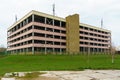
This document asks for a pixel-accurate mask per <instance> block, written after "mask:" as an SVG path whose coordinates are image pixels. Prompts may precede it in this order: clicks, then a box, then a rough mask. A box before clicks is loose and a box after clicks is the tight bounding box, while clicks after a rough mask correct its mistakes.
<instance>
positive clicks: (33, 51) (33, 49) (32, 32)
mask: <svg viewBox="0 0 120 80" xmlns="http://www.w3.org/2000/svg"><path fill="white" fill-rule="evenodd" d="M32 21H33V20H32ZM32 29H34V26H32ZM32 37H34V32H32ZM34 53H35V51H34V39H32V54H34Z"/></svg>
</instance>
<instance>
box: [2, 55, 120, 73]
mask: <svg viewBox="0 0 120 80" xmlns="http://www.w3.org/2000/svg"><path fill="white" fill-rule="evenodd" d="M83 69H120V55H115V62H114V64H112V63H111V55H90V56H89V59H88V57H87V55H9V56H0V75H3V74H5V73H7V72H22V71H40V70H83Z"/></svg>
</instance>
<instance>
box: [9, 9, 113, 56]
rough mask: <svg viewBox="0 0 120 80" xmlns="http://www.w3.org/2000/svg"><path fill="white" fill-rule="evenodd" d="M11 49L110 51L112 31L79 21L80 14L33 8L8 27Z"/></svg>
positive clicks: (11, 50)
mask: <svg viewBox="0 0 120 80" xmlns="http://www.w3.org/2000/svg"><path fill="white" fill-rule="evenodd" d="M7 36H8V37H7V45H8V48H7V51H8V52H10V53H23V52H24V53H25V52H27V53H28V52H29V53H32V54H34V53H37V52H39V53H40V52H41V53H44V52H45V53H49V52H52V53H54V52H55V53H57V52H58V53H62V52H69V53H79V52H88V51H89V52H108V51H109V48H110V44H111V32H110V31H109V30H106V29H102V28H98V27H94V26H91V25H87V24H83V23H80V21H79V15H78V14H74V15H70V16H67V17H66V18H65V19H64V18H60V17H57V16H53V15H49V14H45V13H41V12H38V11H31V12H29V13H28V14H27V15H25V16H24V17H23V18H21V19H20V20H18V21H17V22H16V23H14V24H13V25H12V26H11V27H9V28H8V31H7Z"/></svg>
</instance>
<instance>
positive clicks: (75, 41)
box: [66, 14, 79, 53]
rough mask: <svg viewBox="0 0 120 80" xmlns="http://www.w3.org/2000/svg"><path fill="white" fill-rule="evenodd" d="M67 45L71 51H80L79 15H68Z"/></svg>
mask: <svg viewBox="0 0 120 80" xmlns="http://www.w3.org/2000/svg"><path fill="white" fill-rule="evenodd" d="M66 43H67V45H66V47H67V51H68V52H70V53H76V52H79V15H78V14H75V15H72V16H68V17H66Z"/></svg>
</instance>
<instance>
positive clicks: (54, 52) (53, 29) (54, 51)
mask: <svg viewBox="0 0 120 80" xmlns="http://www.w3.org/2000/svg"><path fill="white" fill-rule="evenodd" d="M54 25H55V20H54V19H53V26H54ZM53 32H54V29H53ZM53 39H54V34H53ZM53 45H55V42H54V41H53ZM53 53H55V48H53Z"/></svg>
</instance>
